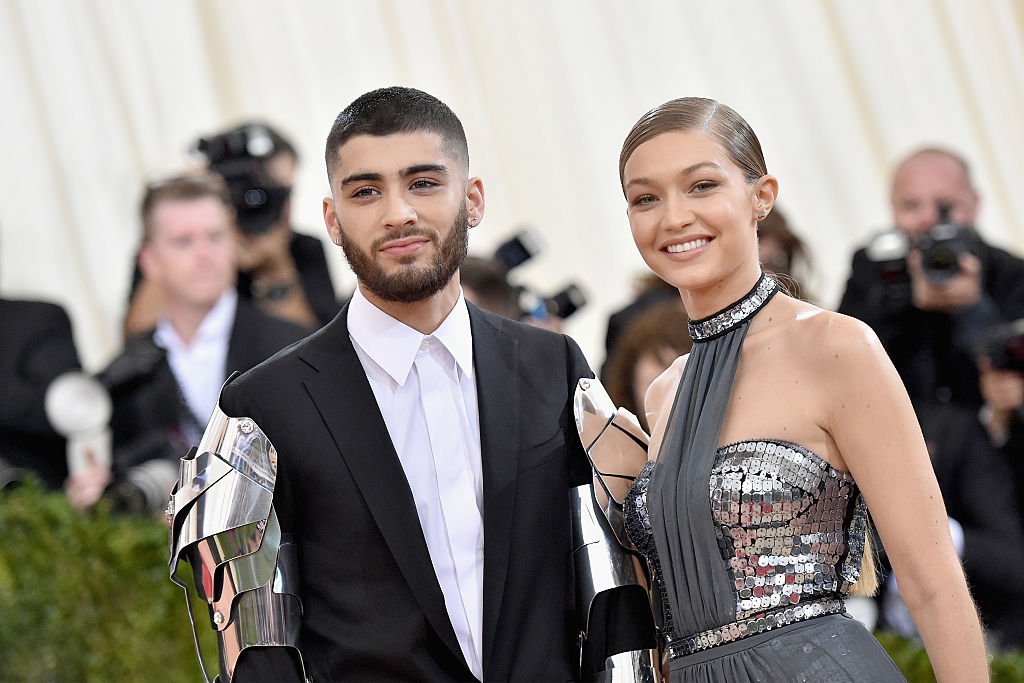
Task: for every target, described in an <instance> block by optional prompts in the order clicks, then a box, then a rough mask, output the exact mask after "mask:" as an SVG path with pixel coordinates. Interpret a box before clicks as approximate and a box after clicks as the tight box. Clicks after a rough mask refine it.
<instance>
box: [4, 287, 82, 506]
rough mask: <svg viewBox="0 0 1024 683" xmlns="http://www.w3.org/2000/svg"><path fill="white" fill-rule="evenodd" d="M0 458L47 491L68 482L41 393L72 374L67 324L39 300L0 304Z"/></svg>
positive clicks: (73, 355)
mask: <svg viewBox="0 0 1024 683" xmlns="http://www.w3.org/2000/svg"><path fill="white" fill-rule="evenodd" d="M0 320H2V321H3V323H2V331H0V392H2V394H3V395H2V397H0V459H3V460H6V461H7V463H8V465H10V466H13V467H16V468H24V469H27V470H33V471H34V472H35V473H36V474H38V475H39V477H40V478H41V479H42V480H43V482H44V483H46V484H47V485H49V486H52V487H55V488H59V487H60V486H61V485H62V484H63V483H64V479H65V478H66V477H67V473H68V467H67V455H66V447H65V441H64V439H63V438H62V437H60V436H59V435H58V434H57V433H56V432H55V431H54V430H53V427H51V426H50V422H49V421H48V420H47V419H46V410H45V408H44V404H43V399H44V397H45V396H46V388H47V387H48V386H49V385H50V382H52V381H53V380H54V379H56V378H57V377H58V376H59V375H61V374H63V373H65V372H67V371H69V370H77V369H79V368H80V367H81V366H80V365H79V363H78V353H77V352H76V351H75V343H74V340H73V338H72V335H71V321H70V320H69V319H68V314H67V313H66V312H65V311H64V309H63V308H61V307H60V306H58V305H56V304H51V303H46V302H42V301H12V300H9V299H0Z"/></svg>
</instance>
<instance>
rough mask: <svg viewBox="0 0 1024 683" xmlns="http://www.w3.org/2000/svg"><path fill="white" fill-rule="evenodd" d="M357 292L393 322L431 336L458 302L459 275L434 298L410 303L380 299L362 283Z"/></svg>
mask: <svg viewBox="0 0 1024 683" xmlns="http://www.w3.org/2000/svg"><path fill="white" fill-rule="evenodd" d="M359 290H360V291H361V292H362V294H363V296H364V297H366V300H367V301H369V302H370V303H371V304H373V305H374V306H376V307H377V308H379V309H380V310H382V311H384V312H385V313H387V314H388V315H390V316H391V317H392V318H394V319H395V320H398V321H399V322H401V323H404V324H406V325H408V326H409V327H411V328H412V329H414V330H416V331H417V332H419V333H420V334H433V332H434V330H436V329H437V328H438V327H440V326H441V323H443V322H444V320H445V318H447V317H448V314H449V313H451V312H452V309H453V308H455V304H456V303H457V302H458V300H459V291H460V285H459V275H458V273H456V274H455V276H454V277H452V279H451V280H449V281H448V284H447V285H445V286H444V289H442V290H441V291H440V292H438V293H437V294H435V295H434V296H431V297H428V298H426V299H421V300H420V301H413V302H410V303H402V302H399V301H387V300H385V299H381V298H380V297H379V296H377V295H376V294H374V293H373V292H371V291H369V290H368V289H367V288H366V287H364V286H363V284H362V283H359Z"/></svg>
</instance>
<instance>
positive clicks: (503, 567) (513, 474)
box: [469, 306, 520, 678]
mask: <svg viewBox="0 0 1024 683" xmlns="http://www.w3.org/2000/svg"><path fill="white" fill-rule="evenodd" d="M469 312H470V324H471V326H472V330H473V364H474V367H475V371H476V387H477V403H478V405H479V408H480V454H481V459H482V465H483V476H484V638H483V657H484V672H485V678H486V671H487V662H488V661H490V658H491V653H492V652H493V650H494V643H495V640H496V639H495V634H496V631H497V627H498V616H499V614H500V613H501V601H502V597H503V595H504V591H505V576H506V575H507V573H508V563H509V542H510V539H511V529H512V513H513V510H514V507H515V500H516V482H517V476H518V470H519V451H520V443H519V438H520V433H519V421H520V415H519V395H520V387H519V354H518V347H519V341H518V340H517V339H515V338H513V337H511V336H510V335H508V334H505V333H503V332H501V331H500V329H499V327H496V325H498V326H500V325H501V320H500V319H496V318H494V317H493V316H489V315H486V314H483V313H481V312H480V311H479V310H478V309H476V308H475V307H473V306H470V307H469ZM492 321H493V322H492Z"/></svg>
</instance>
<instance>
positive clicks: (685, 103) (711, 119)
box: [619, 97, 768, 184]
mask: <svg viewBox="0 0 1024 683" xmlns="http://www.w3.org/2000/svg"><path fill="white" fill-rule="evenodd" d="M672 131H679V132H684V133H686V132H691V131H696V132H699V133H704V134H705V135H708V136H710V137H711V138H713V139H714V140H716V141H717V142H718V143H719V144H720V145H721V146H722V149H724V150H725V151H726V153H727V154H728V155H729V158H730V159H731V160H732V161H733V163H735V164H736V165H737V166H739V167H740V169H742V170H743V175H744V176H745V177H746V179H747V182H749V183H753V182H756V181H757V180H758V179H760V178H761V176H763V175H765V174H767V173H768V166H767V164H765V162H764V154H763V153H762V152H761V143H760V142H759V141H758V139H757V136H756V135H754V131H753V129H752V128H751V127H750V124H748V123H747V122H746V121H745V120H744V119H743V117H742V116H740V115H739V114H737V113H736V112H735V111H734V110H733V109H731V108H729V107H727V106H726V105H724V104H721V103H720V102H716V101H715V100H709V99H707V98H704V97H681V98H679V99H678V100H671V101H669V102H666V103H665V104H662V105H660V106H657V107H655V108H654V109H652V110H650V111H649V112H647V113H646V114H644V115H643V116H641V117H640V120H639V121H637V122H636V124H634V126H633V128H632V130H630V131H629V135H627V136H626V140H625V142H623V143H622V152H620V153H619V183H620V184H622V183H623V182H624V177H623V174H624V170H625V168H626V161H627V160H629V157H630V156H632V155H633V152H635V151H636V148H637V147H639V146H640V145H642V144H643V143H645V142H647V141H648V140H650V139H652V138H654V137H656V136H658V135H661V134H662V133H669V132H672Z"/></svg>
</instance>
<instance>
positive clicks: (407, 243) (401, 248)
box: [380, 237, 430, 256]
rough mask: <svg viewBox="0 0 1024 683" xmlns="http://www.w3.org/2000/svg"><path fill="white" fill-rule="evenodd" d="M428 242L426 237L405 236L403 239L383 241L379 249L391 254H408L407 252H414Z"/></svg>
mask: <svg viewBox="0 0 1024 683" xmlns="http://www.w3.org/2000/svg"><path fill="white" fill-rule="evenodd" d="M428 244H430V240H429V239H428V238H426V237H407V238H405V239H400V240H392V241H391V242H385V243H384V244H383V245H381V247H380V251H381V252H382V253H385V254H390V255H392V256H408V255H409V254H415V253H416V252H418V251H419V250H421V249H423V248H424V247H425V246H426V245H428Z"/></svg>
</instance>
